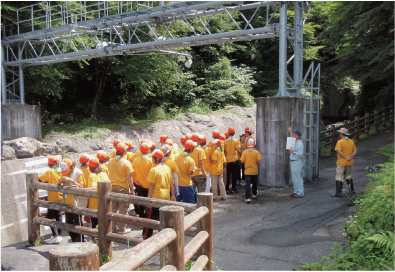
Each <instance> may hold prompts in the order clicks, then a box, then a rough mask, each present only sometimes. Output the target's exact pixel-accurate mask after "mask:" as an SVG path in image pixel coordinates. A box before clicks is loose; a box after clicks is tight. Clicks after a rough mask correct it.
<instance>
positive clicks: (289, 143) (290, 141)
mask: <svg viewBox="0 0 395 272" xmlns="http://www.w3.org/2000/svg"><path fill="white" fill-rule="evenodd" d="M295 143H296V138H293V137H287V144H286V146H287V147H286V149H290V148H291V147H292V148H293V149H295Z"/></svg>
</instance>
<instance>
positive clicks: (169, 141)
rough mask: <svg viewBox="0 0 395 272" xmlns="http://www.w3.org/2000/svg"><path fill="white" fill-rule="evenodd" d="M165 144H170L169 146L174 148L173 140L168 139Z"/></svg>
mask: <svg viewBox="0 0 395 272" xmlns="http://www.w3.org/2000/svg"><path fill="white" fill-rule="evenodd" d="M165 143H166V144H168V145H170V146H173V140H171V139H167V140H166V141H165Z"/></svg>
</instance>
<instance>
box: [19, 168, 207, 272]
mask: <svg viewBox="0 0 395 272" xmlns="http://www.w3.org/2000/svg"><path fill="white" fill-rule="evenodd" d="M38 189H41V190H48V191H54V192H62V193H66V194H73V195H80V196H85V197H91V198H97V199H98V210H93V209H88V208H81V207H76V206H70V205H66V204H60V203H53V202H49V201H44V200H40V199H39V198H38ZM26 193H27V214H28V240H29V242H30V243H31V244H36V243H37V242H40V239H41V238H40V225H45V226H49V227H53V228H58V229H63V230H67V231H68V232H74V233H78V234H83V235H87V236H90V237H95V238H98V246H99V252H100V253H102V254H108V256H112V242H117V243H122V244H126V245H130V246H134V247H133V248H132V249H130V250H128V251H126V252H125V253H124V254H123V255H122V256H120V257H118V258H116V259H114V260H112V261H111V262H109V263H107V264H105V265H103V266H102V267H101V270H135V269H137V268H138V267H139V266H141V265H142V264H143V263H145V262H146V261H147V260H149V259H150V258H151V257H152V256H154V255H155V254H157V253H158V252H160V254H161V258H160V259H161V264H160V266H161V268H163V269H165V270H168V269H172V270H175V269H176V270H185V264H186V263H187V262H188V261H189V260H191V258H192V257H193V256H194V255H195V253H197V256H199V257H198V258H197V261H196V263H195V264H194V266H193V267H192V268H193V269H194V270H203V269H204V268H205V269H207V270H213V265H212V263H211V262H210V261H209V260H212V259H213V195H212V194H211V193H199V194H198V195H197V204H188V203H181V202H174V201H167V200H160V199H152V198H146V197H138V196H131V195H125V194H118V193H112V192H111V182H110V181H99V182H98V190H97V191H93V190H89V189H81V188H71V187H60V186H57V185H53V184H46V183H41V182H39V179H38V174H37V173H28V174H26ZM112 201H118V202H126V203H133V204H137V205H142V206H149V207H155V208H160V222H159V221H155V220H151V219H145V218H138V217H134V216H128V215H121V214H116V213H112V212H111V203H112ZM39 207H45V208H49V209H54V210H58V211H64V212H67V213H73V214H80V215H87V216H91V217H95V218H98V229H91V228H88V227H83V226H77V225H72V224H67V223H63V222H57V221H52V220H51V219H47V218H43V217H40V216H39ZM184 211H185V212H189V213H190V214H188V215H187V216H185V217H184ZM112 221H115V222H122V223H127V224H131V225H136V226H142V227H146V228H151V229H154V230H159V232H158V233H157V234H155V235H153V236H152V237H150V238H149V239H147V240H142V239H138V238H130V237H126V236H123V235H120V234H116V233H112V232H111V230H112ZM195 224H197V227H196V228H195V227H193V225H195ZM185 235H187V236H191V237H194V238H193V239H192V240H191V241H190V242H189V243H188V244H187V245H185V238H184V237H185Z"/></svg>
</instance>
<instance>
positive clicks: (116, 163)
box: [108, 158, 134, 189]
mask: <svg viewBox="0 0 395 272" xmlns="http://www.w3.org/2000/svg"><path fill="white" fill-rule="evenodd" d="M108 170H109V171H110V177H109V178H110V180H111V185H112V186H115V185H118V186H121V187H123V188H126V189H128V188H129V183H128V174H130V173H133V172H134V170H133V166H132V164H131V163H130V161H128V160H126V159H124V158H120V159H119V160H116V159H115V158H113V159H111V160H110V161H109V163H108Z"/></svg>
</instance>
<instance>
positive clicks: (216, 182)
mask: <svg viewBox="0 0 395 272" xmlns="http://www.w3.org/2000/svg"><path fill="white" fill-rule="evenodd" d="M218 186H219V194H220V195H221V199H223V200H226V198H227V195H226V191H225V184H224V179H223V175H219V176H217V175H211V190H212V192H213V196H214V199H216V200H218V199H219V197H218Z"/></svg>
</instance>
